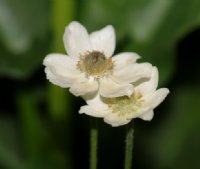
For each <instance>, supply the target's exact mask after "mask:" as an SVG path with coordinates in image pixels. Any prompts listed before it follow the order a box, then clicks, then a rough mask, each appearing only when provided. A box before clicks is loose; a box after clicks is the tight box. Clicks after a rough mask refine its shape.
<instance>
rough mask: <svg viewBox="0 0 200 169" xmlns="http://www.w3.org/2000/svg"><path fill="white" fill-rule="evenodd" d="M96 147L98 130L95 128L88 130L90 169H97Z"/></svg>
mask: <svg viewBox="0 0 200 169" xmlns="http://www.w3.org/2000/svg"><path fill="white" fill-rule="evenodd" d="M97 145H98V129H97V127H96V126H95V127H91V129H90V169H97Z"/></svg>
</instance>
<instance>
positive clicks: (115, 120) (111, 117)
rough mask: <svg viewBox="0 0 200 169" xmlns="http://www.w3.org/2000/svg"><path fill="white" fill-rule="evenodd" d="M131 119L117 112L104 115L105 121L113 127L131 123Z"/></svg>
mask: <svg viewBox="0 0 200 169" xmlns="http://www.w3.org/2000/svg"><path fill="white" fill-rule="evenodd" d="M130 121H131V120H130V119H127V118H125V117H122V116H118V114H116V113H109V114H108V115H106V116H105V117H104V122H105V123H108V124H110V125H111V126H112V127H118V126H122V125H125V124H127V123H129V122H130Z"/></svg>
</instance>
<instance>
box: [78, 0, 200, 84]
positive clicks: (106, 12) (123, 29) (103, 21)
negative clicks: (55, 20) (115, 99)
mask: <svg viewBox="0 0 200 169" xmlns="http://www.w3.org/2000/svg"><path fill="white" fill-rule="evenodd" d="M81 5H82V6H83V7H82V9H81V13H80V20H81V21H82V22H83V23H84V24H85V25H86V26H87V27H88V28H89V29H90V30H95V29H98V28H101V27H102V26H104V25H107V24H113V25H114V26H115V28H116V33H117V39H118V40H121V41H122V40H123V39H124V38H128V39H129V41H128V43H126V44H124V46H126V47H125V49H124V50H130V51H134V52H137V53H139V54H140V55H141V56H142V61H148V62H151V63H152V64H153V65H155V66H157V67H158V68H159V72H160V83H161V84H163V83H166V82H167V81H169V80H170V78H171V77H172V75H173V72H174V68H175V54H176V53H175V52H176V51H175V47H176V45H177V43H178V41H179V40H180V39H181V38H182V37H183V36H185V35H186V34H187V33H189V32H191V31H193V30H194V29H195V28H197V26H199V25H200V10H199V8H200V1H199V0H191V1H187V0H173V1H172V0H162V1H160V0H151V1H148V0H133V1H131V0H124V1H117V2H116V1H115V0H102V1H99V0H87V2H85V1H84V3H83V4H81ZM122 42H123V41H122Z"/></svg>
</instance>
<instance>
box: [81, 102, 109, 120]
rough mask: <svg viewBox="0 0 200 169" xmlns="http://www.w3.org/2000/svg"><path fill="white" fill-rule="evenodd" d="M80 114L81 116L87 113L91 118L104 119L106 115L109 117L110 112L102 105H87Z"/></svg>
mask: <svg viewBox="0 0 200 169" xmlns="http://www.w3.org/2000/svg"><path fill="white" fill-rule="evenodd" d="M79 113H80V114H82V113H85V114H87V115H89V116H93V117H104V116H105V115H107V114H108V113H109V110H108V108H107V109H105V108H104V107H102V106H101V105H100V104H96V105H85V106H82V107H81V108H80V110H79Z"/></svg>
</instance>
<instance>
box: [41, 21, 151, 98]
mask: <svg viewBox="0 0 200 169" xmlns="http://www.w3.org/2000/svg"><path fill="white" fill-rule="evenodd" d="M63 40H64V46H65V49H66V51H67V53H68V56H67V55H64V54H49V55H47V56H46V57H45V59H44V62H43V64H44V65H45V66H46V68H45V72H46V75H47V79H49V81H50V82H52V83H53V84H55V85H58V86H60V87H63V88H70V92H71V93H73V94H74V95H76V96H84V95H87V94H91V93H97V92H99V93H100V95H101V96H104V97H118V96H124V95H127V96H130V95H131V94H132V93H133V91H134V88H133V85H131V83H133V82H135V81H138V80H139V79H141V78H149V77H150V74H151V67H152V66H151V64H149V63H142V64H138V63H136V60H137V59H138V58H139V56H138V55H137V54H136V53H131V52H126V53H120V54H118V55H115V56H114V57H111V56H112V55H113V52H114V49H115V31H114V28H113V27H112V26H110V25H109V26H106V27H104V28H103V29H101V30H99V31H96V32H93V33H91V34H88V32H87V30H86V29H85V28H84V27H83V26H82V25H81V24H80V23H78V22H75V21H74V22H71V23H70V24H69V26H67V27H66V29H65V33H64V37H63Z"/></svg>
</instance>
